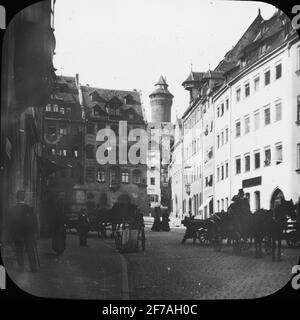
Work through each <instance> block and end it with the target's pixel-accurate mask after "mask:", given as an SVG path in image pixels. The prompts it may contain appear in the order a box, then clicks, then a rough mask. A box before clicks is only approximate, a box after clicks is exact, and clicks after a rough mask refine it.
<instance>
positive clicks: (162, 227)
mask: <svg viewBox="0 0 300 320" xmlns="http://www.w3.org/2000/svg"><path fill="white" fill-rule="evenodd" d="M154 210H155V211H154V222H153V225H152V228H151V230H152V231H170V226H169V221H170V219H169V214H168V211H167V210H165V211H164V212H163V214H161V208H160V207H155V209H154Z"/></svg>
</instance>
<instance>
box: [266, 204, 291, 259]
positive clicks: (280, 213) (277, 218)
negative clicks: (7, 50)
mask: <svg viewBox="0 0 300 320" xmlns="http://www.w3.org/2000/svg"><path fill="white" fill-rule="evenodd" d="M295 217H296V212H295V206H294V204H293V200H292V199H290V200H289V201H286V200H284V199H282V200H281V203H280V204H279V205H278V206H277V207H275V208H274V210H273V217H272V219H269V220H268V223H267V230H266V232H267V234H269V235H270V238H271V241H272V261H276V242H277V260H278V261H281V240H282V239H283V231H284V229H285V228H286V225H287V220H288V218H292V219H293V220H294V219H295Z"/></svg>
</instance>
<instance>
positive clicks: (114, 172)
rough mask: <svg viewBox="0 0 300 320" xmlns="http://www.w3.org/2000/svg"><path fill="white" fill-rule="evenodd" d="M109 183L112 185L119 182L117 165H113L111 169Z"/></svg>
mask: <svg viewBox="0 0 300 320" xmlns="http://www.w3.org/2000/svg"><path fill="white" fill-rule="evenodd" d="M109 183H110V185H116V184H119V171H118V169H117V168H116V167H112V168H111V169H110V171H109Z"/></svg>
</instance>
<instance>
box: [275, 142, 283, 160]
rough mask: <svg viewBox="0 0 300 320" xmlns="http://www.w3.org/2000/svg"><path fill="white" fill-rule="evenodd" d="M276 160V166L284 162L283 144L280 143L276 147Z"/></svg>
mask: <svg viewBox="0 0 300 320" xmlns="http://www.w3.org/2000/svg"><path fill="white" fill-rule="evenodd" d="M275 158H276V164H280V163H281V162H282V161H283V158H282V143H281V142H279V143H277V144H276V145H275Z"/></svg>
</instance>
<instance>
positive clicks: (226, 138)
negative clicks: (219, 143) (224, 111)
mask: <svg viewBox="0 0 300 320" xmlns="http://www.w3.org/2000/svg"><path fill="white" fill-rule="evenodd" d="M227 142H228V128H226V130H225V143H227Z"/></svg>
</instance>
